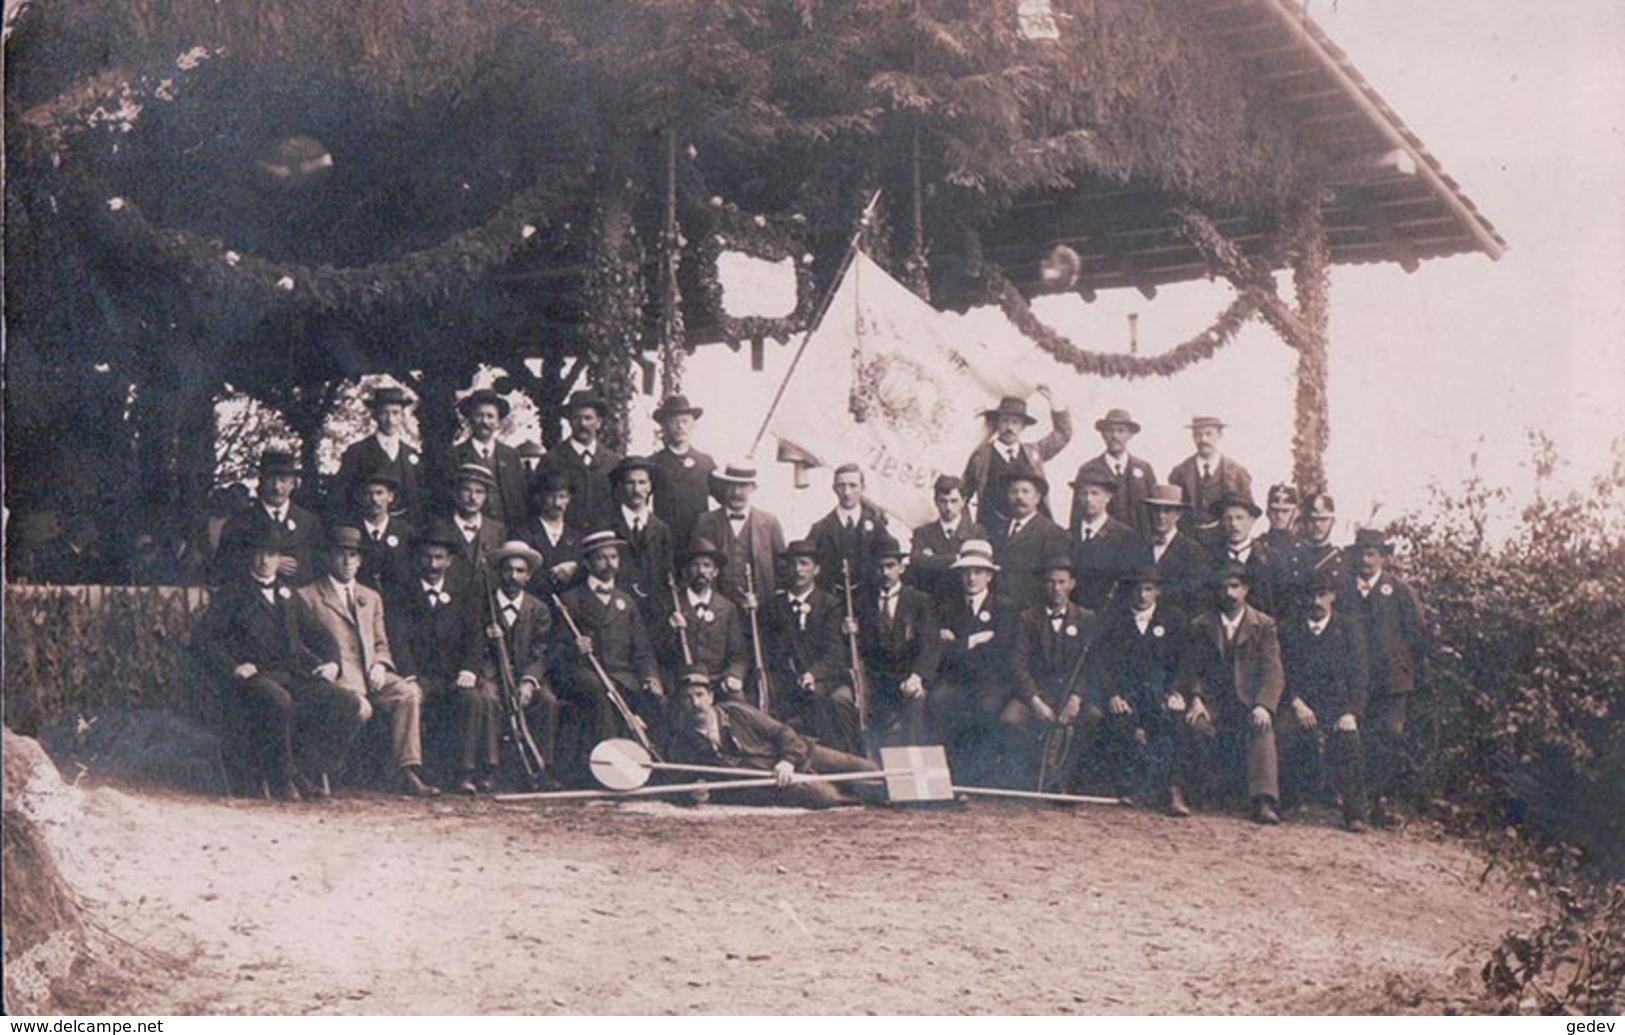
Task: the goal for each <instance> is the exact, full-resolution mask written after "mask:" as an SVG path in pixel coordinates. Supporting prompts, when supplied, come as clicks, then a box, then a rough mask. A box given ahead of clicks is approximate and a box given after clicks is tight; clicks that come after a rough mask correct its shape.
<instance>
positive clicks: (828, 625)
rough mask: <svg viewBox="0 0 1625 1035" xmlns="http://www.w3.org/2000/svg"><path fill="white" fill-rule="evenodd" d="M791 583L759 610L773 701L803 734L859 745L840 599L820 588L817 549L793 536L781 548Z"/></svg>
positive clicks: (840, 746)
mask: <svg viewBox="0 0 1625 1035" xmlns="http://www.w3.org/2000/svg"><path fill="white" fill-rule="evenodd" d="M784 557H785V558H786V559H787V560H788V572H787V575H788V578H789V580H790V583H789V585H788V586H787V587H785V588H784V589H782V590H780V592H779V593H778V595H777V596H775V597H774V598H773V599H772V600H770V601H768V604H767V607H766V609H765V610H764V612H763V615H762V625H763V628H762V638H763V639H764V640H765V641H766V642H765V643H764V645H763V655H764V657H765V658H766V660H767V665H768V668H769V670H770V671H771V673H772V676H773V686H774V688H775V696H776V698H777V700H776V702H775V703H776V704H778V705H779V706H780V707H782V708H783V714H784V716H785V718H787V719H789V720H790V722H791V723H793V724H794V725H795V727H796V728H797V729H798V730H800V731H801V732H802V733H804V734H806V735H807V736H811V737H817V738H818V740H819V741H820V742H821V743H824V744H829V745H831V746H832V747H835V748H836V749H837V750H846V751H853V752H855V751H857V750H858V740H859V737H858V705H857V699H856V697H855V696H854V695H853V691H852V674H851V670H850V669H851V662H850V660H849V658H848V657H847V644H846V616H845V614H844V612H843V605H842V603H841V601H839V600H837V599H836V598H835V597H834V596H832V595H831V594H829V593H826V592H824V591H823V590H821V589H819V588H818V574H819V567H818V551H817V548H816V547H814V546H813V544H811V543H809V542H807V541H806V540H804V539H803V540H797V541H796V542H793V543H791V544H790V545H789V547H788V548H786V549H785V551H784Z"/></svg>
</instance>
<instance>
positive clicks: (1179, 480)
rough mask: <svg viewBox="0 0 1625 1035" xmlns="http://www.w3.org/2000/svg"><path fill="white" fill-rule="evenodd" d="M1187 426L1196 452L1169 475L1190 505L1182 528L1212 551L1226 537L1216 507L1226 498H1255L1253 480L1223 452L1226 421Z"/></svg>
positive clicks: (1199, 419) (1204, 419) (1213, 419)
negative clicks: (1214, 512) (1220, 527)
mask: <svg viewBox="0 0 1625 1035" xmlns="http://www.w3.org/2000/svg"><path fill="white" fill-rule="evenodd" d="M1186 427H1187V428H1189V429H1190V433H1191V442H1192V443H1194V444H1195V446H1196V452H1195V453H1194V454H1192V455H1191V456H1189V457H1186V458H1185V459H1184V460H1182V461H1180V462H1179V464H1178V465H1176V466H1175V467H1174V469H1173V470H1172V471H1169V472H1168V484H1169V485H1177V486H1179V488H1180V489H1181V490H1182V491H1183V492H1184V493H1185V502H1186V503H1189V504H1190V505H1191V509H1190V510H1188V511H1186V512H1185V522H1184V524H1182V525H1181V526H1180V527H1181V529H1183V531H1184V532H1185V534H1186V535H1188V536H1190V537H1191V538H1193V539H1195V540H1196V541H1197V542H1199V543H1201V544H1202V546H1203V547H1204V548H1206V549H1212V548H1213V546H1214V544H1216V543H1218V542H1220V541H1221V540H1222V539H1223V538H1224V536H1223V534H1222V533H1221V531H1220V529H1219V522H1218V519H1217V518H1215V517H1213V516H1212V508H1213V504H1214V503H1216V502H1218V501H1219V500H1220V499H1222V498H1223V497H1225V496H1239V497H1245V498H1247V499H1252V498H1253V477H1252V475H1250V474H1248V473H1247V468H1245V467H1243V466H1241V465H1240V464H1238V463H1236V462H1235V461H1234V460H1232V459H1230V458H1229V457H1228V456H1225V455H1224V454H1223V453H1222V452H1221V450H1220V445H1221V443H1222V442H1223V441H1224V429H1225V427H1226V425H1225V423H1224V421H1222V420H1220V419H1219V418H1217V417H1192V418H1191V422H1190V423H1189V424H1187V425H1186Z"/></svg>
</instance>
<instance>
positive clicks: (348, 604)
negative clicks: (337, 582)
mask: <svg viewBox="0 0 1625 1035" xmlns="http://www.w3.org/2000/svg"><path fill="white" fill-rule="evenodd" d="M344 609H345V610H346V611H348V612H350V617H351V618H355V617H356V613H355V593H354V591H353V590H352V589H351V587H350V586H349V584H348V583H346V584H345V586H344Z"/></svg>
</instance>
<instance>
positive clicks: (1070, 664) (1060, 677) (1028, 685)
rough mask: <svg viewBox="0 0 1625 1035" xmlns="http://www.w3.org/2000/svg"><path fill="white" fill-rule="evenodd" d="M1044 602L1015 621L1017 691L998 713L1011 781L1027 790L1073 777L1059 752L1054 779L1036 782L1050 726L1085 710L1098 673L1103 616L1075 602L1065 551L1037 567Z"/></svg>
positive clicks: (1050, 786)
mask: <svg viewBox="0 0 1625 1035" xmlns="http://www.w3.org/2000/svg"><path fill="white" fill-rule="evenodd" d="M1033 570H1034V573H1035V574H1036V576H1037V578H1038V579H1039V581H1040V583H1041V585H1042V590H1041V592H1042V593H1043V600H1042V602H1040V603H1037V604H1035V605H1033V606H1031V607H1028V608H1027V609H1026V610H1024V611H1022V612H1021V616H1020V618H1019V619H1018V620H1017V624H1016V649H1015V652H1014V655H1013V659H1012V660H1013V662H1014V664H1013V665H1012V666H1011V669H1012V672H1013V674H1014V676H1015V686H1014V687H1013V690H1014V693H1013V694H1012V695H1011V696H1010V698H1009V700H1007V701H1005V703H1004V707H1003V708H1002V709H1001V710H1000V711H999V732H1000V738H1001V741H1002V743H1001V754H1002V756H1003V761H1004V768H1005V770H1006V772H1007V773H1008V775H1009V779H1010V786H1012V787H1016V788H1020V789H1022V790H1035V789H1036V790H1055V789H1064V788H1065V787H1066V785H1067V783H1068V779H1069V776H1070V774H1069V773H1068V772H1066V771H1065V770H1066V769H1067V768H1069V763H1068V760H1067V759H1065V758H1063V757H1059V756H1057V757H1055V758H1054V759H1053V760H1052V764H1055V765H1056V766H1057V768H1059V769H1061V770H1062V771H1061V772H1057V773H1055V774H1054V780H1053V781H1052V780H1050V779H1049V778H1048V776H1046V778H1045V781H1044V782H1045V784H1046V785H1047V786H1045V787H1038V786H1037V778H1038V775H1039V771H1040V763H1041V762H1042V761H1043V757H1042V751H1043V747H1044V744H1045V741H1046V739H1047V737H1048V734H1049V733H1050V731H1051V730H1052V729H1053V728H1054V727H1055V726H1057V725H1059V726H1061V727H1063V728H1065V727H1068V726H1071V725H1072V724H1073V723H1075V722H1077V721H1078V719H1079V718H1080V716H1082V714H1083V702H1084V701H1086V700H1088V699H1089V697H1090V691H1089V687H1090V684H1092V683H1093V681H1094V673H1093V672H1086V671H1085V668H1087V667H1089V666H1088V656H1089V653H1090V651H1091V650H1092V649H1093V647H1094V643H1095V640H1096V639H1097V638H1098V637H1099V636H1100V620H1099V619H1098V618H1097V617H1096V615H1095V613H1094V612H1093V611H1090V610H1088V609H1087V608H1083V607H1079V606H1078V605H1077V604H1075V603H1073V602H1072V591H1073V589H1074V586H1075V584H1074V580H1073V574H1072V558H1071V557H1070V556H1069V555H1068V554H1067V552H1066V551H1065V550H1062V551H1061V552H1059V553H1055V554H1051V555H1050V556H1048V557H1046V558H1044V559H1043V560H1041V561H1040V562H1039V563H1038V564H1036V565H1034V567H1033Z"/></svg>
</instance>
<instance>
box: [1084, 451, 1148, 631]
mask: <svg viewBox="0 0 1625 1035" xmlns="http://www.w3.org/2000/svg"><path fill="white" fill-rule="evenodd" d="M1078 478H1079V480H1078V481H1076V482H1074V483H1073V484H1072V491H1073V493H1074V494H1075V498H1076V499H1077V501H1078V508H1079V509H1078V519H1079V520H1078V530H1077V532H1076V533H1075V534H1074V535H1073V543H1072V550H1071V553H1072V566H1073V572H1074V573H1075V574H1076V576H1077V580H1078V588H1077V589H1076V590H1075V591H1074V592H1073V599H1074V600H1076V601H1077V602H1078V603H1079V604H1081V605H1082V606H1083V607H1085V608H1087V609H1088V610H1090V611H1095V612H1097V613H1098V612H1103V611H1104V610H1105V609H1106V608H1107V607H1108V606H1109V605H1110V604H1111V599H1112V593H1113V592H1114V591H1115V590H1116V589H1117V585H1118V583H1119V582H1121V581H1122V580H1123V579H1125V578H1127V577H1128V576H1129V575H1130V574H1131V573H1133V571H1134V570H1135V569H1136V568H1138V567H1140V565H1142V564H1144V563H1145V554H1146V550H1147V547H1146V543H1145V540H1144V539H1141V538H1140V534H1139V533H1138V532H1136V531H1134V529H1133V528H1131V527H1129V526H1128V525H1126V524H1124V523H1123V522H1121V521H1119V520H1117V519H1116V518H1114V517H1112V516H1111V514H1110V513H1109V511H1108V508H1109V507H1110V506H1111V501H1112V493H1113V492H1114V491H1116V484H1117V483H1116V481H1115V479H1113V478H1112V476H1111V474H1110V473H1109V472H1103V471H1098V470H1096V471H1085V472H1083V473H1082V474H1080V475H1079V476H1078Z"/></svg>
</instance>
